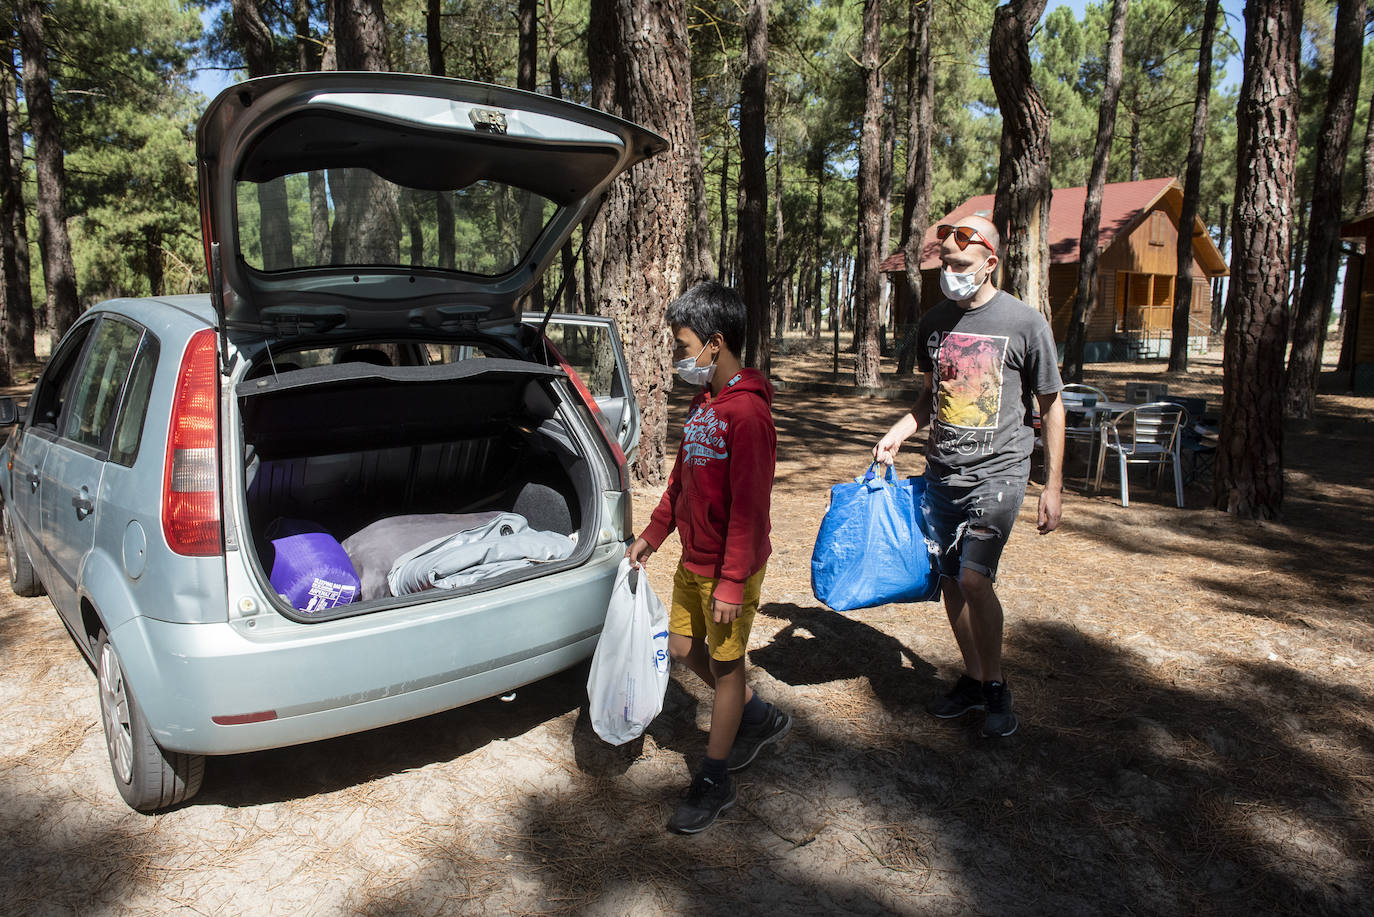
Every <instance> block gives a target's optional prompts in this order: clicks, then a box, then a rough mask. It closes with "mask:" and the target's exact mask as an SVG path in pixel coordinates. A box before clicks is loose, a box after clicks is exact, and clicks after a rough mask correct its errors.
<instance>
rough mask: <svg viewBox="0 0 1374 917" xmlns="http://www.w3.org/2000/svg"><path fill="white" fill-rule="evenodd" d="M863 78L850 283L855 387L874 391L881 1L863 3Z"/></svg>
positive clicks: (876, 380) (876, 369) (876, 379)
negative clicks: (855, 253)
mask: <svg viewBox="0 0 1374 917" xmlns="http://www.w3.org/2000/svg"><path fill="white" fill-rule="evenodd" d="M863 9H864V12H863V23H864V25H863V29H864V32H863V51H862V57H861V61H860V63H861V65H862V68H863V69H862V71H861V76H862V77H863V81H864V120H863V128H862V130H861V131H860V134H859V226H858V230H859V233H858V234H859V245H858V263H857V264H856V266H855V278H854V284H855V287H856V292H857V294H858V296H857V297H856V300H855V309H856V311H855V315H854V383H855V384H856V385H858V386H859V387H861V388H875V387H877V385H878V383H879V371H880V363H879V358H880V356H881V352H880V350H879V343H878V308H879V299H880V294H879V290H878V264H879V262H881V261H882V255H881V254H880V252H881V249H880V248H879V247H878V246H879V244H880V240H881V239H882V228H881V225H880V224H881V222H882V217H883V214H882V198H881V194H880V187H879V186H880V180H879V171H880V163H879V159H880V157H881V155H882V153H881V149H880V148H881V146H882V130H883V72H882V62H881V53H882V52H881V39H882V24H883V7H882V0H864V8H863Z"/></svg>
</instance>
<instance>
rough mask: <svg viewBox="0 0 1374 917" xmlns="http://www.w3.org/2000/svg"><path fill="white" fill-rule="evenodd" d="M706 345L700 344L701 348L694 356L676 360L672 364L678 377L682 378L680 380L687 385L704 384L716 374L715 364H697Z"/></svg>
mask: <svg viewBox="0 0 1374 917" xmlns="http://www.w3.org/2000/svg"><path fill="white" fill-rule="evenodd" d="M708 346H709V345H708V344H702V345H701V350H699V351H697V355H696V356H694V357H688V358H687V359H685V360H678V361H677V362H676V363H674V364H673V367H674V368H675V369H676V370H677V374H678V378H680V379H682V381H683V382H686V383H687V384H688V385H706V384H707V383H709V382H710V381H711V377H712V376H714V375H715V374H716V364H715V363H707V364H706V365H705V366H698V365H697V360H700V359H701V355H702V354H703V353H705V352H706V348H707V347H708Z"/></svg>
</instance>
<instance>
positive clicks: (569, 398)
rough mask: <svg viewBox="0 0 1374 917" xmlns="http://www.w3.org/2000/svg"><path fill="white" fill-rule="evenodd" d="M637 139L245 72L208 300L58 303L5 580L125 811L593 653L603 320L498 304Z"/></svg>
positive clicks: (215, 170)
mask: <svg viewBox="0 0 1374 917" xmlns="http://www.w3.org/2000/svg"><path fill="white" fill-rule="evenodd" d="M664 146H665V144H664V142H663V140H662V139H661V138H659V137H657V136H655V135H654V134H652V133H650V132H648V131H646V130H644V129H642V128H639V127H637V126H635V125H633V124H630V123H628V122H625V121H622V120H620V119H618V118H614V117H611V116H609V115H605V114H602V113H600V112H596V111H592V110H590V109H587V108H583V107H581V106H577V105H573V104H569V103H565V102H559V101H557V100H554V99H550V98H547V97H544V96H539V95H534V94H530V93H524V92H519V91H515V90H511V89H504V88H499V87H493V86H488V85H483V84H477V83H470V82H464V81H459V80H445V79H440V78H431V77H419V76H410V75H401V74H344V73H324V74H308V75H304V74H303V75H289V76H281V77H269V78H265V79H261V80H253V81H249V82H246V83H243V84H241V85H238V86H235V87H233V88H231V89H229V90H227V91H226V92H224V93H223V94H221V95H220V96H219V97H218V98H217V99H215V101H214V102H213V103H212V104H211V105H210V107H209V108H208V109H207V111H206V113H205V115H204V117H203V118H202V119H201V121H200V124H199V126H198V130H197V155H198V159H199V169H200V185H201V208H202V228H203V232H204V237H205V248H206V260H207V264H208V266H209V269H210V276H211V287H212V292H211V293H210V294H209V295H204V296H184V297H163V298H154V299H122V300H114V301H111V302H105V303H102V304H100V305H98V306H96V307H94V308H92V309H90V310H89V311H87V312H86V313H84V314H83V315H82V317H81V318H80V320H79V321H78V322H77V323H76V324H75V325H74V326H73V327H72V329H71V330H70V332H69V333H68V334H67V335H66V336H65V337H64V338H63V339H62V341H61V342H60V343H59V344H58V345H57V346H56V347H55V349H54V351H53V355H52V358H51V359H50V360H49V362H48V365H47V366H46V368H45V370H44V372H43V374H42V376H41V377H40V378H39V380H38V382H37V385H36V387H35V389H34V391H33V394H32V397H31V398H30V399H29V400H28V402H27V404H26V405H25V406H24V407H23V408H22V409H21V408H20V407H19V406H18V405H16V404H15V403H14V402H12V401H9V400H8V399H5V400H3V403H0V423H4V424H8V425H12V433H11V435H10V437H9V439H8V442H6V444H5V445H4V447H3V452H4V456H3V458H4V462H3V467H2V469H0V494H3V499H4V503H3V523H4V533H5V541H6V548H7V552H8V559H9V570H10V581H11V585H12V586H13V588H14V590H15V591H16V592H17V593H19V594H21V595H40V594H42V593H43V592H44V591H46V592H47V594H48V596H49V597H50V598H51V600H52V603H53V605H54V607H55V608H56V609H57V611H58V613H59V615H60V617H61V619H62V622H63V623H64V624H65V625H66V627H67V629H68V630H69V631H70V632H71V634H72V636H73V637H74V638H75V641H76V643H77V645H78V646H79V647H80V649H81V651H82V652H83V653H84V654H85V655H86V656H87V657H88V658H89V660H90V661H91V663H92V665H93V667H94V669H95V675H96V681H97V686H98V691H99V695H100V705H101V711H102V715H103V719H104V727H105V737H106V740H107V744H108V747H109V753H110V762H111V765H112V768H113V772H114V777H115V782H116V784H117V786H118V788H119V791H120V793H121V794H122V795H123V797H124V799H125V800H126V801H127V802H128V804H129V805H130V806H132V807H133V808H135V809H138V810H141V811H152V810H156V809H159V808H163V807H167V806H171V805H175V804H178V803H181V802H183V801H185V800H187V799H189V798H190V797H192V796H193V795H194V794H195V793H196V792H197V791H198V789H199V788H200V784H201V780H202V775H203V772H204V760H205V758H204V756H206V755H222V754H233V753H239V752H247V751H254V750H259V749H265V748H273V747H279V746H286V745H292V744H296V743H301V742H310V741H315V740H318V739H324V738H327V737H331V736H337V735H342V734H346V733H352V732H358V731H361V730H366V729H371V728H374V727H378V726H383V725H387V724H391V723H396V722H399V721H402V720H407V719H411V718H414V717H420V716H425V715H427V714H431V713H435V712H438V711H442V710H446V709H449V708H453V707H457V706H460V705H463V704H467V703H471V702H473V701H476V700H479V699H482V698H486V697H490V696H493V695H497V694H502V693H505V692H509V691H511V690H513V689H515V688H517V687H520V686H521V685H525V684H528V683H530V682H532V681H535V680H538V679H540V678H544V677H546V676H548V675H551V674H553V673H555V672H558V671H560V670H563V669H566V668H568V667H570V666H572V665H575V664H577V663H578V662H580V661H582V660H584V659H586V658H587V657H589V656H590V655H591V653H592V651H593V649H594V647H595V644H596V641H597V637H598V635H599V633H600V630H601V627H602V624H603V622H604V618H605V613H606V606H607V602H608V598H609V595H610V591H611V585H612V580H613V577H614V575H615V570H616V566H617V564H618V562H619V560H620V557H621V555H622V554H623V553H624V543H625V540H626V539H627V538H628V537H630V536H631V535H632V533H633V527H632V523H631V519H630V494H629V485H628V477H627V473H626V458H625V454H626V453H632V451H633V449H634V446H635V443H636V442H637V437H638V428H639V420H638V417H639V415H638V409H637V407H636V405H635V402H634V398H633V395H632V389H631V387H630V381H629V377H628V374H627V372H626V367H625V361H624V357H623V354H622V353H621V349H620V343H619V339H618V337H617V335H616V333H615V328H614V326H613V324H612V323H610V322H609V321H607V320H604V319H601V318H597V317H592V316H572V315H568V316H553V317H550V316H548V315H525V314H522V313H521V312H520V311H519V304H520V303H521V302H522V300H523V298H524V297H525V296H526V294H528V293H529V292H530V290H531V289H532V288H533V287H534V285H535V283H536V282H537V281H538V278H539V277H540V276H541V275H542V273H543V272H544V270H545V268H546V267H547V266H548V265H549V263H550V262H551V261H552V260H553V259H554V257H556V255H557V252H558V250H559V248H560V246H561V245H563V243H564V242H565V241H566V240H567V239H568V237H569V236H570V235H571V234H572V231H573V229H574V228H575V227H576V226H577V225H579V224H580V223H581V222H582V221H583V220H584V219H586V218H588V217H589V216H590V215H591V214H592V213H593V212H594V210H595V207H596V204H597V202H598V201H599V199H600V197H601V195H602V193H603V192H604V191H605V189H606V187H607V185H608V184H609V183H610V182H611V180H612V179H614V178H615V176H616V175H618V174H619V173H620V172H622V171H624V170H625V169H627V168H629V167H630V166H632V165H633V164H634V163H636V162H638V161H639V160H641V159H643V158H645V157H646V156H649V155H652V154H654V153H656V152H658V151H660V150H662V149H663V148H664ZM549 545H554V548H552V549H551V548H549ZM436 546H437V547H438V548H439V549H441V550H439V551H438V553H439V555H441V556H440V557H439V558H438V559H437V560H436V561H435V564H436V565H437V566H435V567H434V568H431V567H423V568H422V572H421V573H420V575H419V582H420V585H419V586H414V585H411V586H408V587H406V588H397V585H396V584H397V579H398V577H397V575H396V571H397V570H398V569H399V568H400V567H401V566H402V565H403V564H405V563H408V562H409V563H412V564H413V563H414V562H415V558H416V556H417V555H418V556H419V557H420V558H421V560H422V561H423V562H428V559H429V557H430V554H429V553H427V552H432V550H433V549H435V548H436ZM450 548H451V549H452V550H453V551H455V552H457V553H459V554H462V560H461V561H459V560H457V559H455V556H454V555H453V554H451V553H445V551H446V550H447V549H450ZM445 563H447V564H449V566H448V567H443V564H445ZM441 568H442V569H441ZM407 569H409V570H410V572H411V573H412V574H413V573H414V571H415V568H414V567H413V566H411V567H409V568H407ZM453 569H457V570H459V571H460V575H458V576H456V577H453V576H448V575H447V574H448V573H451V572H452V571H453ZM412 578H413V577H412ZM402 579H404V577H402ZM301 583H304V584H305V586H304V587H302V586H301V585H300V584H301Z"/></svg>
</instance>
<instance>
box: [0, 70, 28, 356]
mask: <svg viewBox="0 0 1374 917" xmlns="http://www.w3.org/2000/svg"><path fill="white" fill-rule="evenodd" d="M11 60H13V58H11ZM5 63H8V62H3V63H0V143H3V145H2V146H0V291H3V294H4V295H3V297H2V298H0V301H2V302H3V305H4V316H3V321H4V329H5V331H4V340H3V352H4V361H3V370H4V372H5V373H9V372H10V365H11V364H12V363H17V362H26V363H32V362H33V361H34V360H35V356H34V353H33V300H32V298H31V297H30V296H29V293H28V282H29V279H28V276H27V272H26V271H21V269H20V267H21V266H20V259H19V246H20V239H21V236H20V233H19V228H20V227H23V226H24V219H25V213H24V197H23V192H24V183H23V180H22V178H21V175H22V173H23V155H24V146H23V143H22V139H21V142H20V143H18V144H14V143H11V139H12V138H13V137H14V135H15V134H16V133H17V125H16V126H14V127H12V126H11V124H12V122H11V112H12V111H13V113H14V115H15V116H17V115H18V105H17V104H14V92H13V90H14V86H13V82H12V81H11V80H10V79H9V74H10V70H9V67H8V66H4V64H5ZM16 147H17V149H18V153H19V161H16V160H15V150H16ZM23 245H24V246H25V247H27V246H28V239H27V236H25V237H24V238H23Z"/></svg>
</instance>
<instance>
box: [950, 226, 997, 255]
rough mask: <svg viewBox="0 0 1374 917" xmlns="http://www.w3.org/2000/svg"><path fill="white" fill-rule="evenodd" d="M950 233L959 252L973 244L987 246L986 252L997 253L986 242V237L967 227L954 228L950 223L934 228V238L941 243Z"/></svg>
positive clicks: (991, 245) (990, 244)
mask: <svg viewBox="0 0 1374 917" xmlns="http://www.w3.org/2000/svg"><path fill="white" fill-rule="evenodd" d="M950 233H953V234H954V244H955V245H957V246H959V251H963V250H964V249H966V248H968V247H969V245H971V244H972V243H974V242H977V243H978V244H979V245H984V246H987V250H988V251H990V252H995V251H997V249H996V248H994V247H993V244H992V243H991V242H989V241H988V240H987V237H986V236H984V235H983V234H982V233H981V232H979V231H978V230H976V229H970V228H969V227H967V226H955V225H953V224H951V223H942V224H940V225H939V226H937V227H936V228H935V238H937V239H939V240H940V241H941V242H943V241H945V239H946V238H947V237H948V236H949V235H950Z"/></svg>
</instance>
